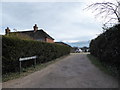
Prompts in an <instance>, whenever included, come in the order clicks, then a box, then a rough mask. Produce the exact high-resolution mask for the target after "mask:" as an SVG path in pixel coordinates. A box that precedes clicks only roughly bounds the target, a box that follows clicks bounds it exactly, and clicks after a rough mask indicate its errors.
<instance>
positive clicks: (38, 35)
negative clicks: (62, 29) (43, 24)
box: [5, 24, 54, 43]
mask: <svg viewBox="0 0 120 90" xmlns="http://www.w3.org/2000/svg"><path fill="white" fill-rule="evenodd" d="M5 32H6V35H8V34H11V33H20V34H23V35H28V36H30V37H31V38H33V39H34V40H37V41H43V42H48V43H54V39H53V38H52V37H51V36H50V35H48V34H47V33H46V32H45V31H43V30H42V29H40V30H38V27H37V24H35V26H33V30H29V31H19V32H18V31H17V32H10V29H9V28H8V27H7V29H5Z"/></svg>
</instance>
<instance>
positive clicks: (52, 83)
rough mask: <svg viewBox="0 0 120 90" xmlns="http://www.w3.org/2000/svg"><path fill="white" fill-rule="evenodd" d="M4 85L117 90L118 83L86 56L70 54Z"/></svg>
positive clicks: (10, 86)
mask: <svg viewBox="0 0 120 90" xmlns="http://www.w3.org/2000/svg"><path fill="white" fill-rule="evenodd" d="M2 85H3V88H117V87H118V81H117V79H115V78H113V77H111V76H109V75H107V74H105V73H103V72H102V71H100V70H99V69H98V68H96V67H95V66H94V65H93V64H91V62H90V61H89V60H88V58H87V57H86V54H70V55H69V56H67V57H65V58H63V59H62V60H59V61H58V62H56V63H54V64H51V65H49V66H48V67H46V68H44V69H42V70H40V71H37V72H35V73H32V74H30V75H28V76H26V77H23V78H19V79H15V80H10V81H7V82H4V83H3V84H2Z"/></svg>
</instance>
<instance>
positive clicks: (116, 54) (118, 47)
mask: <svg viewBox="0 0 120 90" xmlns="http://www.w3.org/2000/svg"><path fill="white" fill-rule="evenodd" d="M90 52H91V54H92V55H94V56H96V57H98V58H99V59H100V60H101V62H103V63H104V64H105V65H107V66H109V67H115V68H116V70H117V71H118V72H119V73H118V74H120V24H118V25H115V26H113V27H111V28H108V29H107V30H106V32H104V33H102V34H101V35H99V36H98V37H97V38H95V39H93V40H92V41H91V43H90ZM113 72H114V70H113Z"/></svg>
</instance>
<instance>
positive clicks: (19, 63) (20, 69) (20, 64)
mask: <svg viewBox="0 0 120 90" xmlns="http://www.w3.org/2000/svg"><path fill="white" fill-rule="evenodd" d="M19 64H20V73H21V61H20V63H19Z"/></svg>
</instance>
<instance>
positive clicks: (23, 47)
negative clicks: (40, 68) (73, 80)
mask: <svg viewBox="0 0 120 90" xmlns="http://www.w3.org/2000/svg"><path fill="white" fill-rule="evenodd" d="M69 53H70V48H69V47H67V46H64V45H57V44H54V43H53V44H51V43H45V42H40V41H33V40H22V39H19V38H16V37H10V36H3V37H2V71H3V74H5V73H9V72H17V71H19V58H23V57H31V56H34V55H37V56H38V58H37V64H40V63H44V62H48V61H50V60H54V59H56V58H58V57H61V56H63V55H67V54H69ZM32 64H33V60H29V61H24V63H22V67H28V66H31V65H32Z"/></svg>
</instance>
